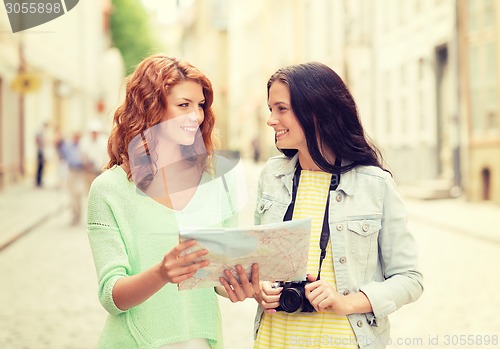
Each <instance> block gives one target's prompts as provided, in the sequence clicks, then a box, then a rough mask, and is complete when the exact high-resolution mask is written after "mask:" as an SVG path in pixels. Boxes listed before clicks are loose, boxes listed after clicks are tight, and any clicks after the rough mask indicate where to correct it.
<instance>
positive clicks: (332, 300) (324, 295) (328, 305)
mask: <svg viewBox="0 0 500 349" xmlns="http://www.w3.org/2000/svg"><path fill="white" fill-rule="evenodd" d="M307 279H308V280H309V281H310V282H311V283H310V284H308V285H306V286H305V291H306V297H307V299H308V300H309V302H310V303H311V305H312V306H313V307H314V309H315V310H316V311H333V312H334V313H335V314H337V315H349V314H354V313H368V312H370V311H372V307H371V304H370V301H369V300H368V297H366V295H365V294H364V293H363V292H356V293H353V294H349V295H347V296H344V295H343V294H341V293H340V292H338V291H337V290H335V289H334V288H333V287H332V285H330V284H329V283H328V282H326V281H325V280H318V281H316V277H315V276H312V275H308V276H307Z"/></svg>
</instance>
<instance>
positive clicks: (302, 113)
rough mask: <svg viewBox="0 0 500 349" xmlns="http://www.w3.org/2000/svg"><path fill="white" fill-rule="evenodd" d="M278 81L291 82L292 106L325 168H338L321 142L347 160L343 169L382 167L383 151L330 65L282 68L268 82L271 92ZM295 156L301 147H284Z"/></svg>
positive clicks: (311, 148)
mask: <svg viewBox="0 0 500 349" xmlns="http://www.w3.org/2000/svg"><path fill="white" fill-rule="evenodd" d="M275 81H280V82H282V83H284V84H286V85H288V87H289V89H290V100H291V104H292V110H293V112H294V113H295V115H296V116H297V119H298V122H299V124H300V125H301V126H302V129H303V131H304V134H305V136H306V142H307V148H308V150H309V153H310V154H311V157H312V159H313V161H314V162H315V163H316V165H318V166H319V167H320V168H321V169H322V170H323V171H325V172H330V173H333V172H335V166H334V164H331V163H330V162H328V160H326V159H325V157H324V155H323V154H322V153H321V150H320V147H319V146H318V143H319V142H318V137H317V135H319V140H320V143H321V147H323V148H327V149H329V150H330V151H331V152H333V153H334V154H335V156H336V157H340V158H341V159H342V160H343V161H345V162H346V163H347V165H346V166H344V167H342V172H345V171H348V170H350V169H352V168H354V167H356V166H358V165H372V166H377V167H380V168H383V167H382V155H381V154H380V151H379V150H378V149H377V148H376V147H375V145H373V144H371V143H370V142H369V141H368V139H367V136H366V135H365V132H364V130H363V126H362V125H361V121H360V119H359V115H358V111H357V108H356V103H355V102H354V98H353V97H352V95H351V94H350V93H349V90H348V89H347V87H346V85H345V84H344V82H343V81H342V79H341V78H340V77H339V76H338V75H337V73H335V72H334V71H333V70H332V69H331V68H330V67H328V66H326V65H324V64H322V63H317V62H311V63H304V64H298V65H291V66H288V67H284V68H281V69H279V70H278V71H277V72H276V73H274V74H273V75H272V76H271V78H270V79H269V81H268V82H267V96H268V99H269V89H270V88H271V85H272V84H273V82H275ZM278 150H279V151H281V152H282V153H283V154H285V155H286V156H287V157H289V158H291V157H293V156H294V155H295V154H296V153H297V149H280V148H278Z"/></svg>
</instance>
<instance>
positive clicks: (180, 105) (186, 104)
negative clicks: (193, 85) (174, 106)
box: [179, 103, 189, 108]
mask: <svg viewBox="0 0 500 349" xmlns="http://www.w3.org/2000/svg"><path fill="white" fill-rule="evenodd" d="M188 106H189V103H182V104H179V107H183V108H187V107H188Z"/></svg>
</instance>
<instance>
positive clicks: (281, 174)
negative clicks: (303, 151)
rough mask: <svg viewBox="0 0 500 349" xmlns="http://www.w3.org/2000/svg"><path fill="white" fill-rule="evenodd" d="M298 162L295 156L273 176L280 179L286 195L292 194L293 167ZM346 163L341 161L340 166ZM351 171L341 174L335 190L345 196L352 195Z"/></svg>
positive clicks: (352, 176)
mask: <svg viewBox="0 0 500 349" xmlns="http://www.w3.org/2000/svg"><path fill="white" fill-rule="evenodd" d="M298 160H299V155H298V154H295V155H294V156H293V157H292V158H291V159H290V160H289V161H287V162H285V164H284V165H283V166H281V167H280V168H279V169H278V171H277V172H276V173H275V174H274V175H275V176H276V177H278V178H281V181H282V182H283V185H284V186H285V187H286V189H287V190H288V193H289V194H291V193H292V180H293V174H294V172H295V167H296V166H297V162H298ZM347 164H348V163H347V162H346V161H345V160H343V161H342V165H343V166H346V165H347ZM353 171H355V169H353V170H351V171H348V172H345V173H342V175H341V176H340V183H339V186H338V188H337V190H341V191H343V192H344V193H345V194H346V195H353V194H354V189H355V188H354V180H355V178H354V175H353V173H352V172H353Z"/></svg>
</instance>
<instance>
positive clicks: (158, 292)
mask: <svg viewBox="0 0 500 349" xmlns="http://www.w3.org/2000/svg"><path fill="white" fill-rule="evenodd" d="M212 101H213V90H212V84H211V82H210V81H209V80H208V78H207V77H206V76H205V75H204V74H203V73H201V72H200V71H199V70H198V69H197V68H195V67H194V66H192V65H190V64H189V63H187V62H184V61H180V60H177V59H175V58H169V57H166V56H163V55H155V56H151V57H148V58H146V59H145V60H144V61H142V62H141V63H140V64H139V65H138V67H137V68H136V70H135V72H134V73H132V75H131V76H130V77H129V78H128V82H127V86H126V92H125V101H124V102H123V104H122V105H121V106H120V107H118V109H117V110H116V112H115V115H114V126H113V129H112V132H111V136H110V138H109V145H108V154H109V156H110V157H111V159H110V161H109V163H108V165H107V166H106V168H107V169H106V170H105V171H104V172H103V173H102V174H101V175H99V176H98V177H97V178H96V179H95V180H94V182H93V183H92V187H91V189H90V194H89V200H88V221H87V231H88V235H89V240H90V244H91V247H92V252H93V256H94V261H95V265H96V270H97V274H98V280H99V299H100V301H101V303H102V305H103V307H104V308H105V309H106V310H107V311H108V312H109V316H108V319H107V321H106V324H105V327H104V330H103V332H102V334H101V338H100V341H99V345H98V347H99V348H127V349H132V348H155V349H157V348H159V349H174V348H177V349H179V348H197V349H202V348H203V349H206V348H222V337H221V322H220V312H219V305H218V300H217V296H216V292H215V290H214V288H201V289H194V290H184V291H179V290H178V288H177V284H178V283H180V282H181V281H183V280H187V279H188V278H191V277H192V276H193V275H194V274H195V272H197V271H198V270H200V269H202V268H204V267H206V266H207V265H208V264H209V262H208V261H207V260H205V259H204V258H203V256H204V255H206V253H207V250H204V249H199V250H198V251H195V252H191V253H189V252H187V250H188V249H189V248H190V247H193V246H194V245H195V241H188V242H182V243H179V234H178V232H179V227H180V226H181V225H183V224H186V223H190V224H191V226H192V224H197V223H198V224H199V223H200V222H203V221H205V220H213V218H214V217H218V218H217V221H218V222H219V223H218V224H222V225H227V224H230V222H232V220H233V218H234V217H233V213H232V212H231V210H228V209H222V207H221V209H220V210H216V209H215V207H214V206H216V205H213V204H212V203H215V204H217V203H220V202H222V200H224V198H226V197H227V194H228V193H229V192H230V191H226V190H225V188H224V187H225V186H223V185H222V184H220V183H221V182H220V180H219V181H216V180H212V179H213V175H212V170H213V167H212V165H213V163H212V156H213V154H214V146H213V144H214V143H213V142H212V136H213V134H212V131H213V127H214V122H215V118H214V114H213V112H212V109H211V106H212ZM202 183H204V184H203V185H201V184H202ZM212 183H213V185H209V184H212ZM205 184H207V185H208V187H207V186H206V185H205ZM199 185H200V186H199ZM230 185H231V183H229V186H230ZM217 292H219V293H221V294H224V288H222V287H219V288H218V290H217Z"/></svg>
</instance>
